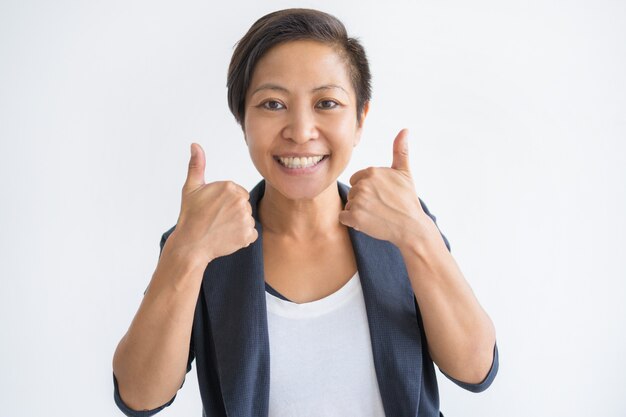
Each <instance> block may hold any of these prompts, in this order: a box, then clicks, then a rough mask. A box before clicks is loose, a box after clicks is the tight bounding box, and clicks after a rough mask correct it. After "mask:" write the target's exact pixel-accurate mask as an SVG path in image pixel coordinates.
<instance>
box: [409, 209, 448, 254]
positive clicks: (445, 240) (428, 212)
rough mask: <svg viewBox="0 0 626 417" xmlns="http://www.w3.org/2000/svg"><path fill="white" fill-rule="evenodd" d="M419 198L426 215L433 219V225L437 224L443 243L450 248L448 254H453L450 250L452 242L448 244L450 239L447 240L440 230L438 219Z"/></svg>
mask: <svg viewBox="0 0 626 417" xmlns="http://www.w3.org/2000/svg"><path fill="white" fill-rule="evenodd" d="M417 198H418V199H419V201H420V204H421V205H422V210H424V213H426V214H428V217H430V218H431V219H433V223H435V226H437V230H439V234H440V235H441V237H442V238H443V241H444V243H445V244H446V247H447V248H448V252H452V250H451V249H450V242H448V238H446V236H445V235H444V234H443V233H442V232H441V229H439V225H438V224H437V218H436V217H435V215H434V214H432V213H431V212H430V210H428V207H427V206H426V203H424V202H423V201H422V199H421V198H420V197H417Z"/></svg>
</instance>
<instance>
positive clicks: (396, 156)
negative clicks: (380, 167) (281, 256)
mask: <svg viewBox="0 0 626 417" xmlns="http://www.w3.org/2000/svg"><path fill="white" fill-rule="evenodd" d="M408 135H409V129H402V130H401V131H400V133H398V135H397V136H396V138H395V140H394V141H393V162H392V163H391V168H393V169H397V170H399V171H410V167H409V140H408Z"/></svg>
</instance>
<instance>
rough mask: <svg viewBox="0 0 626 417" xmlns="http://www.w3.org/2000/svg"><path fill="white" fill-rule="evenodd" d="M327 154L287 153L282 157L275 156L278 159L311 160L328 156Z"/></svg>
mask: <svg viewBox="0 0 626 417" xmlns="http://www.w3.org/2000/svg"><path fill="white" fill-rule="evenodd" d="M326 155H327V154H325V153H286V154H282V155H274V156H276V157H277V158H309V157H313V156H326Z"/></svg>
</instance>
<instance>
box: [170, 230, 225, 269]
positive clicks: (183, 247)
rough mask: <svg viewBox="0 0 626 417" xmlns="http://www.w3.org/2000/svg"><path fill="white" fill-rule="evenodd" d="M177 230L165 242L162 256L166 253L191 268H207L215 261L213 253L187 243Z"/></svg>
mask: <svg viewBox="0 0 626 417" xmlns="http://www.w3.org/2000/svg"><path fill="white" fill-rule="evenodd" d="M176 231H177V230H176V229H174V231H173V232H172V233H171V234H170V236H169V237H168V238H167V240H166V241H165V245H164V246H163V251H162V254H161V256H163V254H164V253H165V252H167V254H168V255H169V256H171V257H173V258H175V259H177V260H178V261H180V262H184V263H186V264H188V265H190V266H191V267H197V268H200V267H201V268H206V266H207V265H208V264H209V262H211V261H212V260H213V259H214V256H212V254H211V253H209V252H208V251H207V250H205V249H204V248H201V247H199V246H197V245H194V244H190V243H188V242H185V241H184V239H182V238H181V236H182V235H178V234H177V233H176Z"/></svg>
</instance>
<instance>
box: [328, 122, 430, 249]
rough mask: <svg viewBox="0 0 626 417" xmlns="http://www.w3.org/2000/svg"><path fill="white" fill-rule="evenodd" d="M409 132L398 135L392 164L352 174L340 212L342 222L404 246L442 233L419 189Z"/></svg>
mask: <svg viewBox="0 0 626 417" xmlns="http://www.w3.org/2000/svg"><path fill="white" fill-rule="evenodd" d="M407 136H408V130H407V129H402V130H401V131H400V133H398V135H397V136H396V138H395V140H394V142H393V163H392V164H391V168H386V167H369V168H365V169H362V170H360V171H357V172H356V173H355V174H354V175H352V177H350V185H351V186H352V187H351V188H350V191H349V192H348V201H347V203H346V205H345V207H344V210H343V211H341V212H340V213H339V221H340V222H341V223H342V224H344V225H346V226H349V227H352V228H354V229H356V230H358V231H360V232H363V233H365V234H368V235H370V236H372V237H374V238H377V239H382V240H387V241H389V242H391V243H393V244H395V245H396V246H398V247H400V248H402V247H404V246H406V245H408V244H410V243H411V242H413V243H414V242H415V239H418V240H422V239H423V240H427V239H430V238H431V236H433V232H436V234H437V235H438V234H439V232H438V230H437V226H436V225H435V223H434V222H433V221H432V219H431V218H430V217H429V216H428V215H427V214H426V213H425V212H424V210H423V209H422V206H421V204H420V201H419V198H418V196H417V193H416V192H415V185H414V184H413V178H412V177H411V172H410V170H409V146H408V139H407Z"/></svg>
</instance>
